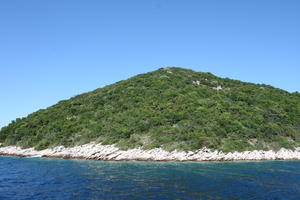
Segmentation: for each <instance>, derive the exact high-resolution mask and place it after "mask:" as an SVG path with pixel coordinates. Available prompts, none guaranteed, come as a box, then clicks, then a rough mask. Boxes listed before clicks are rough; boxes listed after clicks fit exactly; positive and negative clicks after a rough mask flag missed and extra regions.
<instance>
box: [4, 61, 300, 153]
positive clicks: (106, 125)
mask: <svg viewBox="0 0 300 200" xmlns="http://www.w3.org/2000/svg"><path fill="white" fill-rule="evenodd" d="M92 141H95V142H96V143H101V144H103V145H108V144H115V145H116V146H118V147H119V148H121V149H131V148H136V147H142V148H143V149H153V148H156V147H162V148H163V149H165V150H168V151H172V150H174V149H179V150H185V151H187V150H197V149H200V148H202V147H207V148H210V149H216V150H221V151H225V152H229V151H245V150H255V149H259V150H269V149H272V150H278V149H280V148H281V147H284V148H287V149H293V148H294V147H299V146H300V95H299V93H289V92H286V91H284V90H281V89H277V88H274V87H272V86H269V85H264V84H253V83H245V82H241V81H237V80H231V79H228V78H225V79H224V78H219V77H216V76H214V75H213V74H211V73H203V72H195V71H192V70H188V69H182V68H175V67H170V68H161V69H158V70H156V71H153V72H150V73H146V74H141V75H138V76H135V77H133V78H130V79H128V80H124V81H120V82H117V83H115V84H112V85H109V86H106V87H104V88H99V89H96V90H94V91H91V92H88V93H84V94H81V95H78V96H75V97H73V98H71V99H69V100H64V101H60V102H58V103H57V104H56V105H53V106H51V107H49V108H47V109H42V110H39V111H37V112H34V113H32V114H30V115H28V116H27V117H25V118H22V119H16V120H15V121H13V122H12V123H11V124H9V125H8V126H6V127H3V128H2V129H1V131H0V143H2V145H3V146H9V145H17V146H21V147H23V148H29V147H35V149H37V150H41V149H46V148H49V147H56V146H59V145H63V146H66V147H70V146H78V145H82V144H86V143H89V142H92Z"/></svg>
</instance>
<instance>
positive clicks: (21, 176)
mask: <svg viewBox="0 0 300 200" xmlns="http://www.w3.org/2000/svg"><path fill="white" fill-rule="evenodd" d="M15 199H17V200H27V199H28V200H40V199H41V200H48V199H49V200H56V199H57V200H63V199H70V200H96V199H101V200H102V199H117V200H122V199H130V200H134V199H138V200H143V199H147V200H148V199H162V200H167V199H197V200H201V199H212V200H218V199H222V200H223V199H228V200H229V199H230V200H234V199H243V200H247V199H264V200H268V199H270V200H280V199H284V200H286V199H295V200H299V199H300V161H258V162H254V161H251V162H198V163H197V162H184V163H180V162H105V161H84V160H62V159H46V158H18V157H0V200H15Z"/></svg>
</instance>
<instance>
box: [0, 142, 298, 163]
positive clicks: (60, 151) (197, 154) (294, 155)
mask: <svg viewBox="0 0 300 200" xmlns="http://www.w3.org/2000/svg"><path fill="white" fill-rule="evenodd" d="M0 155H8V156H21V157H48V158H65V159H93V160H110V161H126V160H128V161H129V160H137V161H234V160H299V159H300V148H297V149H295V150H294V151H292V150H288V149H280V150H279V151H277V152H275V151H272V150H270V151H258V150H255V151H244V152H232V153H224V152H221V151H213V150H210V149H207V148H202V149H199V150H197V151H189V152H184V151H178V150H175V151H172V152H168V151H165V150H163V149H161V148H156V149H151V150H143V149H140V148H137V149H130V150H127V151H123V150H120V149H119V148H117V147H115V146H114V145H101V144H96V143H94V142H92V143H89V144H85V145H82V146H76V147H69V148H65V147H63V146H58V147H55V148H52V149H45V150H41V151H37V150H34V149H33V148H29V149H21V148H20V147H17V146H8V147H1V148H0Z"/></svg>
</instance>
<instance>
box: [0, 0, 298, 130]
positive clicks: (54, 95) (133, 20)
mask: <svg viewBox="0 0 300 200" xmlns="http://www.w3.org/2000/svg"><path fill="white" fill-rule="evenodd" d="M299 10H300V1H298V0H294V1H293V0H280V1H278V0H256V1H255V0H243V1H241V0H236V1H232V0H226V1H223V0H219V1H215V0H205V1H204V0H202V1H201V0H126V1H125V0H124V1H123V0H118V1H116V0H88V1H84V0H81V1H79V0H43V1H41V0H26V1H25V0H6V1H4V0H3V1H0V73H1V78H0V127H1V126H4V125H7V124H8V123H9V122H10V121H11V120H13V119H15V118H17V117H24V116H26V115H27V114H29V113H31V112H33V111H36V110H38V109H40V108H46V107H48V106H50V105H52V104H55V103H57V102H58V101H59V100H62V99H67V98H70V97H72V96H74V95H76V94H79V93H82V92H87V91H90V90H93V89H96V88H98V87H103V86H105V85H107V84H111V83H114V82H115V81H118V80H122V79H126V78H129V77H131V76H133V75H136V74H139V73H144V72H148V71H152V70H155V69H157V68H160V67H164V66H178V67H185V68H191V69H194V70H196V71H206V72H207V71H209V72H212V73H213V74H215V75H218V76H221V77H229V78H233V79H239V80H243V81H248V82H254V83H266V84H270V85H273V86H275V87H278V88H282V89H285V90H288V91H290V92H294V91H300V12H299Z"/></svg>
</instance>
